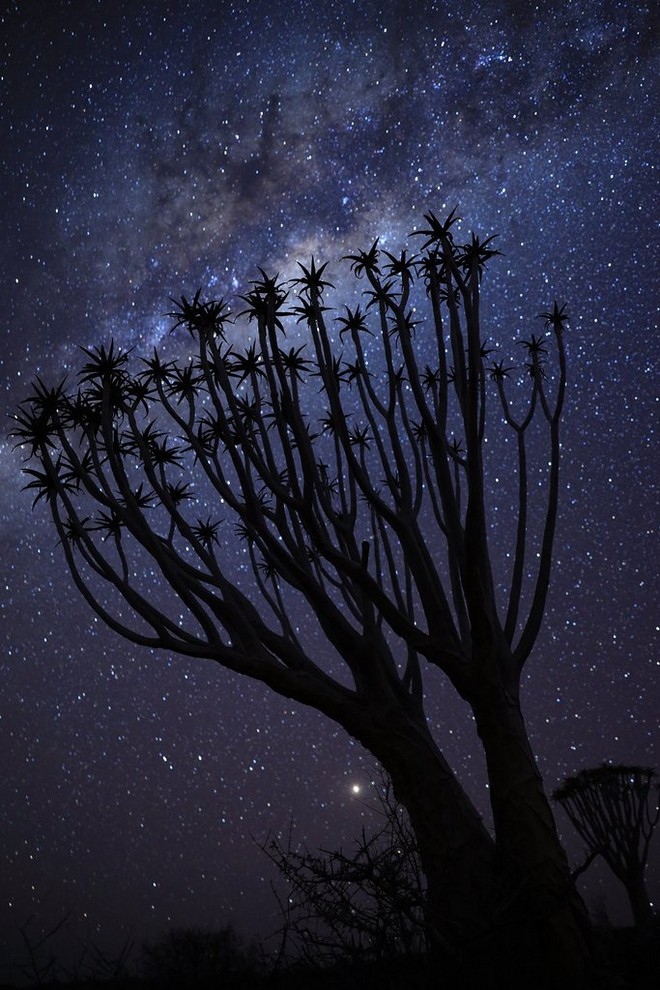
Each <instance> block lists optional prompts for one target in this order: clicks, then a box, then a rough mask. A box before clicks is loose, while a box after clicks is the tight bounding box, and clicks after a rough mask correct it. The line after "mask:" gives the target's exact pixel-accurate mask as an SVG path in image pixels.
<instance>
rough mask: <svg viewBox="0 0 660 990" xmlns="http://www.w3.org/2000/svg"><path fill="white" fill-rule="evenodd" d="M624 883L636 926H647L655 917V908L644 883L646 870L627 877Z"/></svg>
mask: <svg viewBox="0 0 660 990" xmlns="http://www.w3.org/2000/svg"><path fill="white" fill-rule="evenodd" d="M623 882H624V884H625V887H626V891H627V893H628V897H629V899H630V907H631V908H632V913H633V918H634V919H635V924H636V925H644V924H646V922H647V921H650V920H651V918H652V917H653V908H652V906H651V902H650V900H649V895H648V893H647V890H646V884H645V883H644V868H643V867H642V869H641V870H639V871H636V872H634V873H633V874H631V875H630V876H629V877H626V878H625V879H624V881H623Z"/></svg>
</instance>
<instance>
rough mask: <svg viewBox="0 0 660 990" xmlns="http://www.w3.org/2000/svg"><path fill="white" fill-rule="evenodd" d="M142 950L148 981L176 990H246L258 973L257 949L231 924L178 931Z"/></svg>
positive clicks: (148, 944)
mask: <svg viewBox="0 0 660 990" xmlns="http://www.w3.org/2000/svg"><path fill="white" fill-rule="evenodd" d="M142 949H143V953H144V962H145V966H144V969H145V972H146V975H147V977H148V979H149V980H150V981H154V985H155V986H158V987H162V988H168V987H171V988H172V990H216V988H218V987H222V988H223V990H230V988H232V987H234V988H239V987H245V986H247V985H248V982H250V983H252V981H251V980H249V977H254V974H255V973H256V971H257V953H256V949H255V947H254V946H248V947H245V946H244V945H243V940H242V939H241V938H240V936H238V935H237V934H236V932H235V931H234V929H233V928H232V926H231V925H226V926H225V927H224V928H221V929H220V930H219V931H205V930H203V929H200V928H175V929H173V930H171V931H169V932H167V934H166V935H164V936H163V937H162V938H160V939H159V940H158V941H157V942H146V943H145V944H144V945H143V947H142ZM252 985H253V984H252Z"/></svg>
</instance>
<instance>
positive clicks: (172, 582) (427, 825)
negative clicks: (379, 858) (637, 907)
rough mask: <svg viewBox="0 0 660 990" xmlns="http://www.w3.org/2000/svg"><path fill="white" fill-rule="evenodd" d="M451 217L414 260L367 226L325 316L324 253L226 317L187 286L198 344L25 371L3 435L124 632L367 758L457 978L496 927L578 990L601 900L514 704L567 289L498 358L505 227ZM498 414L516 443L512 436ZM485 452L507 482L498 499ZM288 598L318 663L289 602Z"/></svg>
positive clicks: (542, 568)
mask: <svg viewBox="0 0 660 990" xmlns="http://www.w3.org/2000/svg"><path fill="white" fill-rule="evenodd" d="M456 222H457V217H456V215H455V211H452V213H451V214H450V215H449V216H448V217H447V218H446V219H445V220H444V221H441V220H439V219H438V218H437V217H436V216H435V215H434V214H433V213H428V214H427V215H426V216H425V226H424V227H423V229H421V230H419V231H416V232H415V234H414V235H413V236H414V238H415V243H416V245H417V251H416V252H415V253H413V254H409V253H408V251H407V250H402V251H401V253H400V254H392V253H390V252H388V251H384V250H381V248H380V247H379V244H378V242H377V241H375V242H374V243H373V245H372V246H371V247H370V248H369V249H368V250H364V251H357V252H356V253H354V254H352V255H349V256H348V258H347V261H348V263H349V265H350V267H351V270H352V272H353V274H354V276H355V278H356V279H358V280H360V282H361V284H362V285H363V286H364V303H363V304H362V305H361V306H356V307H353V308H351V307H348V306H346V307H345V308H344V310H343V311H342V312H341V313H340V314H339V315H337V316H336V317H335V318H334V319H332V318H331V317H330V315H329V310H328V306H327V305H326V294H327V293H328V290H330V289H331V288H332V286H331V283H330V282H329V279H328V276H327V266H326V265H325V264H323V265H321V266H318V265H317V263H316V261H315V260H314V259H312V260H311V261H310V262H309V263H308V264H307V265H303V264H301V265H300V266H299V275H298V277H297V278H295V279H294V280H293V281H292V282H289V283H288V284H283V283H281V282H280V281H279V280H278V277H277V276H271V275H268V274H266V273H265V272H264V271H263V270H259V276H258V278H256V279H255V281H253V282H252V283H251V285H250V288H249V290H248V291H247V292H246V294H245V295H244V296H243V298H242V306H243V310H242V313H240V314H239V317H238V318H237V320H235V319H234V317H232V315H231V314H230V310H229V306H228V305H227V303H226V302H225V301H223V300H206V299H204V298H203V297H202V295H201V292H200V291H197V292H196V293H195V294H194V296H193V297H192V298H190V299H189V298H187V297H185V296H182V297H181V299H180V300H179V301H178V302H175V304H174V306H175V308H174V310H173V312H172V314H171V315H172V318H173V321H174V328H175V329H178V330H180V331H182V332H183V333H184V334H186V335H188V336H189V338H190V339H189V345H190V348H192V357H190V358H189V359H185V360H183V361H181V360H169V359H166V358H165V357H164V356H163V354H161V353H160V352H158V351H156V350H154V352H153V354H152V355H150V356H149V355H145V356H142V357H139V358H136V357H135V356H133V355H131V354H129V353H126V352H124V351H122V350H121V349H120V348H118V347H117V346H116V345H115V344H114V343H113V342H111V343H110V344H109V345H107V346H105V345H101V346H98V347H93V348H90V349H87V350H85V351H84V354H85V357H84V363H83V366H82V368H81V370H80V372H79V374H78V377H77V380H76V381H75V382H66V381H65V382H61V383H60V384H59V385H56V386H54V387H52V386H50V385H47V384H45V383H44V382H43V381H41V380H40V379H37V380H36V382H35V383H34V386H33V391H32V394H31V395H30V396H29V398H28V399H26V400H25V401H24V402H23V403H22V405H21V407H20V410H19V411H18V413H17V415H16V421H15V424H14V428H13V432H12V435H13V437H14V438H15V440H16V441H17V443H18V444H20V445H22V447H23V449H24V450H25V451H26V452H27V458H28V460H29V461H32V462H33V463H34V465H35V466H30V467H27V468H26V471H27V474H28V477H29V478H30V480H29V482H28V484H27V488H28V490H29V491H30V492H31V493H33V496H34V504H35V505H36V504H39V503H43V504H46V505H47V506H48V508H49V509H50V511H51V513H52V517H53V521H54V525H55V528H56V530H57V535H58V539H59V542H60V544H61V546H62V549H63V552H64V555H65V558H66V562H67V565H68V567H69V570H70V572H71V574H72V577H73V580H74V582H75V584H76V586H77V588H78V589H79V591H80V593H81V594H82V595H83V596H84V597H85V599H86V600H87V602H88V603H89V605H90V606H91V608H92V609H94V611H95V612H96V613H97V615H99V616H100V618H101V619H102V620H103V621H104V622H105V623H107V625H108V626H109V627H110V628H111V629H113V630H115V631H116V632H118V633H119V634H120V635H122V636H124V637H126V639H128V640H130V641H132V642H133V643H137V644H140V645H144V646H147V647H154V648H160V649H163V650H166V651H168V652H170V653H179V654H182V655H184V656H188V657H196V658H200V659H210V660H214V661H216V662H217V663H219V664H221V665H223V666H225V667H227V668H228V669H230V670H233V671H235V672H238V673H241V674H245V675H247V676H249V677H253V678H256V679H257V680H260V681H262V682H263V683H265V684H267V685H268V686H269V687H271V688H272V689H273V690H274V691H277V692H279V693H280V694H282V695H284V696H286V697H289V698H292V699H295V700H297V701H299V702H301V703H303V704H306V705H310V706H312V707H313V708H316V709H318V710H319V711H320V712H322V713H323V714H324V715H326V716H327V717H329V718H331V719H334V720H335V721H336V722H338V723H339V724H340V725H341V726H343V727H344V728H345V729H346V730H347V731H348V732H349V733H350V734H351V735H352V736H354V737H355V738H356V739H358V740H359V741H360V742H361V743H362V744H363V745H364V746H365V747H366V748H367V749H368V750H370V751H371V753H373V754H374V756H375V757H376V758H377V759H378V760H379V762H380V763H381V765H382V766H383V767H384V768H385V770H386V771H387V773H388V774H389V775H390V777H391V779H392V782H393V786H394V791H395V794H396V796H397V800H399V801H400V802H401V803H402V804H403V805H404V806H405V808H406V809H407V812H408V814H409V817H410V822H411V827H412V829H413V831H414V834H415V839H416V843H417V847H418V850H419V855H420V857H421V862H422V864H423V868H424V873H425V876H426V880H427V884H428V897H427V923H428V926H429V931H430V934H431V937H432V940H433V944H434V946H436V948H437V949H438V951H441V952H442V953H443V954H444V958H445V959H446V960H449V959H453V960H454V962H455V965H456V966H457V967H459V968H460V971H461V972H462V973H464V972H465V966H466V965H468V963H469V960H470V959H473V958H474V957H475V955H476V954H477V950H478V946H479V945H480V944H482V942H483V944H487V943H488V940H489V939H491V940H492V939H493V938H496V939H497V940H498V941H499V942H500V943H501V942H502V940H503V939H505V938H506V937H509V938H510V939H511V944H512V948H513V946H514V945H515V946H516V947H517V951H518V952H519V953H520V952H522V949H521V946H522V945H523V944H525V945H529V953H530V954H531V956H533V957H534V958H535V959H536V960H537V962H538V968H539V973H542V974H550V975H549V976H548V979H552V980H554V981H555V982H557V981H559V980H563V985H564V986H579V987H580V988H582V987H584V986H585V983H586V976H585V972H586V969H587V968H588V967H589V965H590V950H589V943H588V933H587V916H586V910H585V908H584V905H583V903H582V901H581V899H580V897H579V895H578V893H577V891H576V888H575V885H574V883H573V881H572V878H571V876H570V870H569V867H568V863H567V860H566V856H565V854H564V851H563V849H562V847H561V844H560V842H559V838H558V835H557V832H556V827H555V823H554V819H553V815H552V811H551V807H550V803H549V801H548V798H547V796H546V794H545V792H544V788H543V783H542V780H541V776H540V773H539V770H538V767H537V764H536V761H535V758H534V754H533V752H532V748H531V746H530V743H529V739H528V735H527V731H526V727H525V721H524V717H523V714H522V711H521V706H520V682H521V676H522V672H523V669H524V665H525V663H526V661H527V659H528V657H529V655H530V652H531V650H532V647H533V645H534V642H535V640H536V637H537V634H538V631H539V629H540V626H541V622H542V618H543V613H544V608H545V602H546V595H547V590H548V584H549V579H550V570H551V561H552V547H553V539H554V534H555V525H556V518H557V504H558V493H559V457H560V421H561V415H562V408H563V404H564V390H565V381H566V360H565V350H564V333H565V331H566V326H567V323H568V316H567V314H566V312H565V308H564V307H563V306H559V305H558V304H557V303H555V304H554V305H553V306H552V307H551V308H550V309H549V310H548V311H547V312H545V313H543V314H541V317H542V321H543V329H542V331H541V332H540V333H531V334H529V335H528V337H527V339H525V340H524V341H522V351H523V353H524V361H523V365H522V367H521V368H519V369H515V368H514V367H512V366H509V365H508V364H507V363H506V360H505V359H496V358H495V357H494V355H493V352H492V351H491V349H490V347H489V346H488V344H487V342H485V341H484V339H483V336H482V328H481V319H480V311H481V293H482V282H483V281H484V276H485V272H486V268H487V265H488V263H489V262H490V261H491V260H492V259H493V258H494V257H495V256H496V255H497V254H498V253H499V252H498V251H497V250H496V249H495V248H494V246H493V244H494V241H493V238H492V237H488V238H486V239H485V240H480V239H479V238H478V237H477V236H476V235H474V234H473V235H472V237H471V239H470V240H468V241H467V242H465V243H462V242H460V241H459V240H457V239H456V233H455V230H456V228H455V225H456ZM241 320H243V321H244V322H243V323H242V322H241ZM242 327H244V329H241V328H242ZM250 332H252V333H253V335H254V339H253V340H251V342H250V341H248V343H240V344H237V343H236V342H235V341H236V340H237V339H239V335H240V334H244V335H246V336H247V335H249V334H250ZM230 335H231V340H230ZM287 336H293V338H294V340H295V341H296V345H295V346H291V344H290V342H289V343H287ZM301 336H303V337H304V339H305V343H304V345H300V346H298V341H299V339H300V337H301ZM319 397H321V398H322V401H323V404H324V406H325V411H324V412H323V413H322V414H321V415H318V413H317V412H316V409H315V406H316V404H317V403H318V401H319ZM489 403H492V404H493V415H492V416H490V417H488V416H487V406H488V404H489ZM501 421H504V423H505V424H506V429H508V431H509V434H510V437H511V438H512V440H513V444H504V443H500V442H498V440H497V437H498V435H500V439H501V429H502V426H501ZM489 424H490V426H489ZM490 430H492V438H491V434H490V432H489V431H490ZM498 431H499V433H498ZM544 431H545V436H546V443H547V450H546V453H545V454H544V455H543V458H542V460H541V461H539V462H537V460H536V458H535V457H532V456H531V452H530V451H538V449H539V446H540V445H541V444H542V442H543V441H542V435H543V433H544ZM530 438H532V440H530ZM489 439H491V442H490V443H488V440H489ZM511 448H513V450H514V451H515V454H514V457H513V463H508V462H507V460H506V458H507V455H508V451H509V450H510V449H511ZM530 457H531V460H532V462H533V465H534V466H533V470H534V473H535V474H534V484H533V485H532V484H530V472H531V470H532V469H531V468H530V466H529V463H528V461H529V459H530ZM539 464H544V465H546V473H545V478H544V487H543V488H540V487H539V483H538V482H539V476H538V474H537V471H538V470H539ZM493 465H495V467H496V469H497V470H498V471H499V472H510V473H512V474H513V475H516V476H517V498H516V499H515V504H514V505H513V506H511V505H510V504H509V505H505V506H501V507H500V512H499V514H497V516H496V515H494V514H493V513H491V512H490V509H489V506H488V502H487V497H486V496H487V489H488V485H487V479H488V477H489V471H490V470H491V469H492V468H493ZM541 491H542V492H543V500H542V501H539V492H541ZM504 515H508V517H509V519H508V521H507V523H506V528H507V531H508V527H510V526H511V522H512V520H513V529H514V531H515V534H516V535H515V537H514V539H513V543H512V545H511V546H510V547H509V554H510V560H511V562H512V563H511V565H510V568H508V565H507V570H506V571H504V572H502V573H498V574H495V573H494V571H493V562H492V559H491V554H490V551H489V533H490V529H491V527H492V526H495V523H496V522H497V520H498V519H499V518H501V517H503V516H504ZM237 540H240V541H241V542H242V545H243V547H244V550H245V559H246V561H248V562H249V564H250V570H251V574H250V575H249V580H248V579H247V577H246V576H245V575H244V574H243V573H242V572H241V570H240V569H237V567H236V565H235V552H234V549H235V545H236V541H237ZM154 573H156V574H158V575H159V576H160V581H161V585H162V589H161V591H160V592H159V595H154V594H151V593H150V590H149V589H150V588H151V587H153V582H152V580H151V578H150V576H151V575H153V574H154ZM145 576H146V577H145ZM166 590H167V591H168V592H169V593H170V599H169V600H167V601H166V595H165V591H166ZM255 591H256V592H257V593H256V594H255ZM301 602H302V603H303V604H304V605H305V607H306V608H307V613H308V618H307V619H306V621H305V628H306V629H310V628H311V627H312V624H313V622H314V621H315V622H316V630H320V632H321V633H322V634H323V636H324V637H325V639H326V640H327V643H328V656H327V657H326V658H322V657H321V656H320V655H319V651H318V646H317V643H318V640H317V641H316V643H313V642H312V639H311V638H310V639H306V638H305V635H303V633H301V632H300V631H299V629H298V628H297V627H296V625H295V624H294V622H293V621H292V618H291V616H292V614H293V607H294V605H297V606H298V608H299V607H300V603H301ZM310 644H311V645H310ZM326 661H327V662H326ZM431 668H436V669H438V670H440V671H442V672H443V673H444V675H445V676H446V678H447V679H448V680H449V681H450V682H451V684H452V685H453V687H454V689H455V690H456V691H457V692H458V693H459V694H460V696H461V697H462V698H463V699H465V701H467V702H468V703H469V705H470V707H471V710H472V712H473V715H474V719H475V722H476V727H477V731H478V733H479V736H480V739H481V742H482V744H483V748H484V753H485V758H486V764H487V769H488V777H489V796H490V801H491V806H492V812H493V820H494V828H495V838H494V839H493V838H492V836H491V835H490V833H489V832H488V830H487V829H486V827H485V826H484V824H483V822H482V820H481V817H480V815H479V814H478V812H477V810H476V809H475V807H474V806H473V804H472V802H471V801H470V799H469V798H468V796H467V795H466V793H465V791H464V790H463V788H462V787H461V785H460V784H459V782H458V781H457V779H456V777H455V776H454V774H453V772H452V770H451V768H450V767H449V765H448V763H447V761H446V760H445V758H444V756H443V755H442V753H441V751H440V749H439V748H438V745H437V743H436V741H435V739H434V737H433V735H432V733H431V731H430V728H429V725H428V723H427V719H426V714H425V709H424V692H425V689H426V690H430V687H429V685H428V684H426V674H427V671H428V670H429V669H431ZM523 932H524V933H525V934H524V938H523V936H522V934H521V933H523ZM507 933H508V935H507ZM514 933H515V937H514ZM480 940H481V941H480ZM468 947H469V949H468ZM466 960H467V961H466ZM445 965H446V966H449V963H448V962H446V964H445ZM447 972H448V970H447ZM463 985H467V982H465V981H464V984H463ZM539 985H540V984H539Z"/></svg>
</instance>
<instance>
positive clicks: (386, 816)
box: [262, 778, 430, 968]
mask: <svg viewBox="0 0 660 990" xmlns="http://www.w3.org/2000/svg"><path fill="white" fill-rule="evenodd" d="M382 784H383V787H382V789H381V790H379V791H377V792H376V798H377V808H376V810H377V811H378V814H379V822H378V825H377V827H376V828H375V830H374V831H373V832H371V833H370V834H367V832H366V830H365V829H364V828H363V829H362V832H361V834H360V836H359V838H357V839H356V840H355V842H354V843H353V846H352V847H351V849H349V850H348V851H344V849H342V848H339V849H336V850H327V849H321V850H319V852H312V851H310V850H309V849H308V848H300V847H299V846H297V845H296V843H295V842H294V840H293V834H292V830H290V831H289V834H288V836H287V839H286V842H283V841H282V840H280V839H279V838H272V837H269V838H268V839H267V840H266V841H265V842H264V843H263V845H262V849H263V851H264V852H265V854H266V855H267V856H268V858H269V859H270V860H271V862H273V863H274V864H275V866H276V867H277V869H278V872H279V876H280V878H281V880H282V881H283V882H284V886H285V894H284V895H282V894H281V893H279V892H277V889H276V888H275V890H276V897H277V900H278V904H279V907H280V912H281V916H282V928H281V930H280V932H279V936H280V948H279V951H278V953H277V960H278V966H281V965H282V964H285V963H286V964H288V965H293V964H295V963H298V962H300V961H302V962H304V963H306V964H308V965H310V966H313V967H321V968H322V967H324V966H325V967H328V966H332V965H336V964H337V963H339V962H345V963H364V962H378V963H391V962H393V961H396V962H397V963H398V964H400V963H402V962H403V961H408V963H409V964H410V965H414V966H419V960H420V959H421V958H423V957H424V956H426V955H427V954H428V951H429V948H430V945H429V938H428V931H427V926H426V911H425V904H426V883H425V879H424V874H423V870H422V864H421V860H420V857H419V852H418V850H417V845H416V842H415V836H414V834H413V831H412V828H411V827H410V822H409V821H408V817H407V815H406V813H405V810H404V809H403V808H402V807H401V806H400V805H399V803H398V802H397V801H396V799H395V797H394V795H393V793H392V788H391V784H390V783H389V781H387V780H386V779H385V778H383V781H382Z"/></svg>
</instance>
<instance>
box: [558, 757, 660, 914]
mask: <svg viewBox="0 0 660 990" xmlns="http://www.w3.org/2000/svg"><path fill="white" fill-rule="evenodd" d="M552 796H553V799H554V800H555V801H557V802H558V803H559V804H560V805H561V806H562V808H563V809H564V811H565V812H566V814H567V815H568V817H569V818H570V820H571V822H572V824H573V826H574V828H575V830H576V831H577V833H578V834H579V836H580V838H582V839H583V840H584V842H585V843H586V845H587V858H586V861H585V864H584V865H583V866H582V867H581V868H580V870H579V872H582V871H583V870H584V869H586V868H587V867H588V866H589V865H590V864H591V863H592V862H593V860H594V859H595V858H596V857H597V856H602V858H603V860H604V861H605V862H606V863H607V865H608V866H609V868H610V869H611V870H612V872H613V873H614V875H615V876H616V877H617V879H619V880H620V881H621V883H622V884H623V885H624V887H625V888H626V892H627V894H628V898H629V900H630V907H631V909H632V913H633V918H634V919H635V923H636V924H638V925H641V924H644V923H646V922H648V921H650V920H651V918H652V917H653V906H652V904H651V901H650V899H649V895H648V893H647V890H646V885H645V882H644V873H645V870H646V864H647V862H648V855H649V845H650V843H651V836H652V835H653V830H654V828H655V826H656V825H657V824H658V819H659V818H660V804H659V803H658V784H657V783H656V773H655V770H652V769H651V768H650V767H640V766H625V765H622V764H609V763H605V764H603V765H602V766H600V767H594V768H592V769H589V770H582V771H580V773H578V774H576V775H575V776H574V777H567V778H566V780H565V781H564V783H563V784H562V786H561V787H558V788H557V790H556V791H555V792H554V793H553V795H552Z"/></svg>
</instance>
